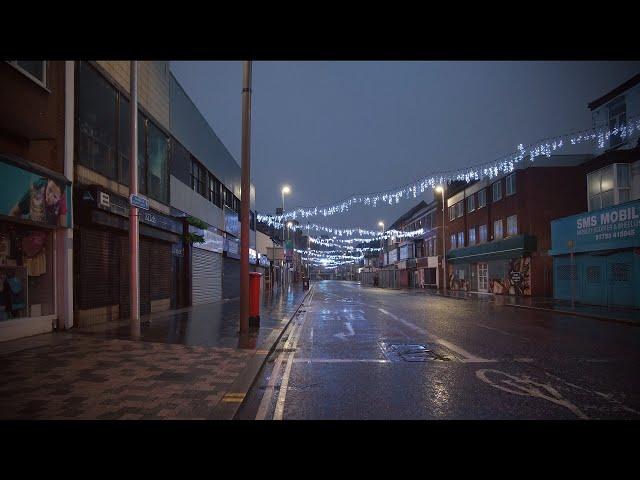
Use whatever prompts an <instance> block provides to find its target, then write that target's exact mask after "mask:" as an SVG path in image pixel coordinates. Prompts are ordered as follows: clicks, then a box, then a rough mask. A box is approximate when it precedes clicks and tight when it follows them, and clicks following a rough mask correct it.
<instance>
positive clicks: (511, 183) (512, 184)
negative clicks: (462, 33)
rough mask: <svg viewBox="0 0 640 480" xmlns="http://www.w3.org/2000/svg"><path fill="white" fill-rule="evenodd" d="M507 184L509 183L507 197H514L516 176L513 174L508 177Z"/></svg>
mask: <svg viewBox="0 0 640 480" xmlns="http://www.w3.org/2000/svg"><path fill="white" fill-rule="evenodd" d="M506 182H507V197H508V196H509V195H513V194H514V193H516V174H515V173H512V174H511V175H509V176H507V178H506Z"/></svg>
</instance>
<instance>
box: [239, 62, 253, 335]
mask: <svg viewBox="0 0 640 480" xmlns="http://www.w3.org/2000/svg"><path fill="white" fill-rule="evenodd" d="M241 157H242V158H241V163H242V165H241V166H242V169H241V173H242V178H241V193H242V197H241V202H240V333H242V334H245V333H247V332H248V331H249V206H250V205H249V198H250V194H249V190H250V188H251V186H250V183H251V172H250V168H251V61H245V62H244V68H243V79H242V151H241Z"/></svg>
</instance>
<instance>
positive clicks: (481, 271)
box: [447, 235, 536, 296]
mask: <svg viewBox="0 0 640 480" xmlns="http://www.w3.org/2000/svg"><path fill="white" fill-rule="evenodd" d="M535 251H536V238H535V237H533V236H530V235H517V236H514V237H509V238H506V239H504V240H498V241H493V242H489V243H483V244H480V245H475V246H472V247H465V248H458V249H455V250H451V251H450V252H449V253H448V254H447V281H448V283H447V286H448V288H449V289H450V290H453V291H456V290H458V291H466V292H478V293H493V294H496V295H516V296H531V294H532V281H531V280H532V271H531V269H532V262H531V258H532V254H533V253H534V252H535Z"/></svg>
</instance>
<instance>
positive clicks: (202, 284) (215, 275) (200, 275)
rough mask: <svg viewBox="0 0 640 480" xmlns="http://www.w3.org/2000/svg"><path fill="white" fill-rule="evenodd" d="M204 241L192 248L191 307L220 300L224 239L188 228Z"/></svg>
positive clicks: (214, 234)
mask: <svg viewBox="0 0 640 480" xmlns="http://www.w3.org/2000/svg"><path fill="white" fill-rule="evenodd" d="M190 230H192V231H195V232H196V233H198V234H199V235H201V236H202V237H203V239H204V242H203V243H194V244H193V248H192V250H191V251H192V257H193V258H192V272H193V275H192V278H191V289H192V293H191V295H192V296H191V298H192V303H193V305H200V304H204V303H212V302H219V301H220V300H222V253H223V251H224V237H222V235H218V234H217V233H215V232H213V231H211V230H208V229H207V230H200V229H196V228H195V227H190Z"/></svg>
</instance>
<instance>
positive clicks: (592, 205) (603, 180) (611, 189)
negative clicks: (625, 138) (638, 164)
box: [587, 163, 631, 211]
mask: <svg viewBox="0 0 640 480" xmlns="http://www.w3.org/2000/svg"><path fill="white" fill-rule="evenodd" d="M587 189H588V197H589V211H591V210H600V209H601V208H607V207H611V206H613V205H617V204H619V203H623V202H628V201H629V200H630V198H631V165H630V164H628V163H614V164H611V165H607V166H606V167H604V168H601V169H600V170H596V171H595V172H591V173H590V174H588V175H587Z"/></svg>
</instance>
